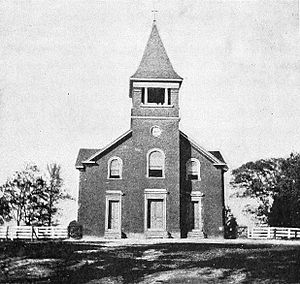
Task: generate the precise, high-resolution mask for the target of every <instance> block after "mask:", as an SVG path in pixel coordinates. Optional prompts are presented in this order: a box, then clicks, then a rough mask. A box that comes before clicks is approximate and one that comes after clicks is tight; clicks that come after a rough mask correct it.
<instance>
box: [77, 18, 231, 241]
mask: <svg viewBox="0 0 300 284" xmlns="http://www.w3.org/2000/svg"><path fill="white" fill-rule="evenodd" d="M182 82H183V79H182V77H180V76H179V75H178V74H177V73H176V72H175V71H174V69H173V67H172V64H171V62H170V60H169V58H168V56H167V53H166V50H165V48H164V45H163V43H162V40H161V38H160V35H159V33H158V29H157V25H156V22H155V21H154V22H153V26H152V31H151V34H150V37H149V39H148V42H147V45H146V48H145V51H144V54H143V57H142V60H141V62H140V65H139V67H138V69H137V71H136V72H135V73H134V75H132V76H131V77H130V85H129V98H130V99H131V101H132V108H131V114H130V115H131V125H130V129H129V130H128V131H127V132H125V133H124V134H122V135H121V136H120V137H118V138H117V139H116V140H114V141H113V142H111V143H110V144H109V145H106V146H105V147H103V148H97V149H80V150H79V154H78V157H77V161H76V169H78V170H79V174H80V181H79V197H78V203H79V204H78V205H79V206H78V208H79V209H78V222H79V223H80V224H81V225H83V230H84V231H83V233H84V235H94V236H100V237H105V238H211V237H223V236H224V177H223V175H224V172H226V171H227V169H228V167H227V165H226V163H225V161H224V159H223V157H222V155H221V153H220V152H219V151H207V150H205V149H204V148H203V147H201V146H200V145H199V144H198V143H196V142H195V141H194V140H192V139H191V138H190V137H188V136H187V135H186V134H185V133H184V132H182V131H181V130H180V129H179V121H180V116H179V96H180V87H181V84H182ZM107 127H109V125H107Z"/></svg>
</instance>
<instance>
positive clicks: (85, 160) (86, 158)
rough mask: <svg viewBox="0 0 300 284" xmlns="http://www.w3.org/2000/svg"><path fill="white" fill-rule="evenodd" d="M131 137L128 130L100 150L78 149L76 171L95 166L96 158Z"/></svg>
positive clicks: (130, 132) (130, 131)
mask: <svg viewBox="0 0 300 284" xmlns="http://www.w3.org/2000/svg"><path fill="white" fill-rule="evenodd" d="M131 135H132V130H128V131H126V132H125V133H124V134H122V135H121V136H119V137H118V138H117V139H115V140H114V141H113V142H111V143H110V144H108V145H107V146H105V147H104V148H102V149H80V150H79V153H78V157H77V161H76V165H75V167H76V169H83V168H84V165H85V164H96V162H95V159H96V158H97V157H99V156H100V155H102V154H104V153H105V152H106V151H109V150H110V149H111V148H113V147H115V146H117V145H118V144H119V143H122V142H123V141H125V140H127V139H128V138H129V137H131Z"/></svg>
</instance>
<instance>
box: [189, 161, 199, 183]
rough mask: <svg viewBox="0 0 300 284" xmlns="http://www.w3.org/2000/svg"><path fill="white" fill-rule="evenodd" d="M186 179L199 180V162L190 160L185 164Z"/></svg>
mask: <svg viewBox="0 0 300 284" xmlns="http://www.w3.org/2000/svg"><path fill="white" fill-rule="evenodd" d="M186 179H187V180H200V162H199V160H197V159H195V158H191V159H189V160H188V161H187V162H186Z"/></svg>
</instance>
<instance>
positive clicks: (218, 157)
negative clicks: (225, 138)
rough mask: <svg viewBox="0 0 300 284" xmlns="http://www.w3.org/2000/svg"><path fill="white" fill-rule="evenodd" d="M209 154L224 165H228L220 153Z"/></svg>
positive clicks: (212, 152)
mask: <svg viewBox="0 0 300 284" xmlns="http://www.w3.org/2000/svg"><path fill="white" fill-rule="evenodd" d="M209 153H211V154H213V155H214V156H215V157H216V158H217V159H218V160H219V161H221V162H222V163H224V164H226V162H225V160H224V158H223V156H222V154H221V152H220V151H209Z"/></svg>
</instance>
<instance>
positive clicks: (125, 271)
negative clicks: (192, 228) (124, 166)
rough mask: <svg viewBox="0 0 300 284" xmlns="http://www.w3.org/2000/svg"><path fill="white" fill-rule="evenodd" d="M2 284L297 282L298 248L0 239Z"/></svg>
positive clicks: (298, 278)
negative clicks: (115, 244)
mask: <svg viewBox="0 0 300 284" xmlns="http://www.w3.org/2000/svg"><path fill="white" fill-rule="evenodd" d="M0 282H1V283H300V246H296V245H294V246H293V245H289V246H284V245H266V244H261V245H257V244H209V243H205V244H200V243H197V244H194V243H159V244H147V245H145V244H143V245H134V246H132V245H131V246H128V245H127V246H107V245H106V244H105V243H104V242H102V243H96V244H81V243H75V242H16V241H15V242H0Z"/></svg>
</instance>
